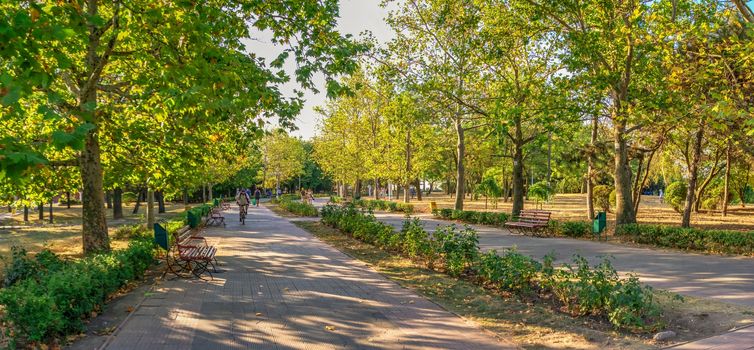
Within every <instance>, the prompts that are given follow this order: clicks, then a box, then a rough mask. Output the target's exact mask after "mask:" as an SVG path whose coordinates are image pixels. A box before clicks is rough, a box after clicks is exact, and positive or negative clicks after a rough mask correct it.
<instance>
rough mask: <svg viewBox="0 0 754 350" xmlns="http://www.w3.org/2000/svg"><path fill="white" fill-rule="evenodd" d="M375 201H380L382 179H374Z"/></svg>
mask: <svg viewBox="0 0 754 350" xmlns="http://www.w3.org/2000/svg"><path fill="white" fill-rule="evenodd" d="M374 199H380V178H378V177H375V178H374Z"/></svg>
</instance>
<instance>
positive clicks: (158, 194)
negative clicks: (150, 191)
mask: <svg viewBox="0 0 754 350" xmlns="http://www.w3.org/2000/svg"><path fill="white" fill-rule="evenodd" d="M154 196H155V199H157V212H158V213H160V214H164V213H165V195H164V194H163V193H162V191H155V192H154Z"/></svg>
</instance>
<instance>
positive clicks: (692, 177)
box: [681, 123, 704, 227]
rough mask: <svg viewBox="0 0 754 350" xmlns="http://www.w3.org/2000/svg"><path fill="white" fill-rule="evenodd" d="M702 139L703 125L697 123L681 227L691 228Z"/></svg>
mask: <svg viewBox="0 0 754 350" xmlns="http://www.w3.org/2000/svg"><path fill="white" fill-rule="evenodd" d="M703 139H704V123H699V129H698V130H697V131H696V134H695V135H694V149H693V152H694V153H693V156H692V159H691V164H690V166H689V169H688V175H689V184H688V188H687V189H686V202H685V204H684V207H683V218H682V219H681V227H690V226H691V210H692V209H693V206H694V197H695V195H696V182H697V175H698V172H699V160H700V159H701V157H702V140H703Z"/></svg>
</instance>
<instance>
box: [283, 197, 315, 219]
mask: <svg viewBox="0 0 754 350" xmlns="http://www.w3.org/2000/svg"><path fill="white" fill-rule="evenodd" d="M278 203H279V204H278V205H280V208H282V209H283V210H285V211H288V212H290V213H292V214H296V215H298V216H317V214H318V212H317V208H316V207H314V205H311V204H309V203H304V202H298V201H293V200H289V199H284V200H280V201H279V202H278Z"/></svg>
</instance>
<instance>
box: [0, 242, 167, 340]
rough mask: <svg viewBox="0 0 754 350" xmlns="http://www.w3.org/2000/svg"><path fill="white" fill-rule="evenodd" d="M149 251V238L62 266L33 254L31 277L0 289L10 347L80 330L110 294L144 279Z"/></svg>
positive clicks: (51, 258)
mask: <svg viewBox="0 0 754 350" xmlns="http://www.w3.org/2000/svg"><path fill="white" fill-rule="evenodd" d="M153 251H154V244H153V243H152V240H151V239H148V238H139V239H135V240H133V241H131V242H130V244H129V246H128V248H127V249H123V250H118V251H114V252H112V253H107V254H101V255H94V256H91V257H87V258H84V259H81V260H75V261H62V260H60V259H58V258H57V257H56V256H55V255H54V254H52V253H50V252H45V253H44V254H43V253H40V254H37V257H36V258H35V263H34V264H35V265H36V267H35V268H34V269H33V270H34V271H33V273H30V274H28V275H27V276H26V277H25V278H24V279H19V280H16V281H15V283H13V285H12V286H9V287H6V288H4V289H2V290H0V305H3V308H4V311H5V312H4V313H3V314H2V318H0V319H1V320H2V321H3V322H4V323H6V324H8V325H10V326H11V328H12V330H13V331H12V332H10V333H9V334H11V341H12V344H11V346H15V344H16V342H18V341H19V340H25V341H29V342H49V341H51V340H53V339H55V338H59V337H61V336H64V335H66V334H71V333H76V332H80V331H82V329H83V325H84V320H85V319H86V318H87V317H89V315H90V314H91V312H92V311H97V310H99V309H100V308H101V307H102V305H104V303H105V301H106V300H107V297H108V296H109V295H110V294H112V293H114V292H116V291H117V290H118V289H119V288H121V287H122V286H123V285H124V284H126V283H127V282H128V281H130V280H133V279H136V278H140V277H141V276H142V275H143V274H144V271H145V270H146V269H147V267H149V265H150V264H151V263H152V260H153ZM51 264H52V265H51ZM50 267H53V268H50Z"/></svg>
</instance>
